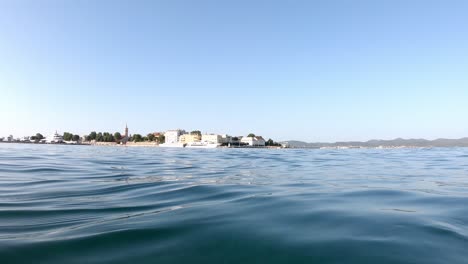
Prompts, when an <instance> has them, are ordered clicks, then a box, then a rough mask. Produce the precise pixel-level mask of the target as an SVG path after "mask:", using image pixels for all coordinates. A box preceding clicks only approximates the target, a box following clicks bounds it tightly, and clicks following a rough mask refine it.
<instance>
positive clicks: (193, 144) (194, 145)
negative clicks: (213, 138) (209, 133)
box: [186, 142, 221, 148]
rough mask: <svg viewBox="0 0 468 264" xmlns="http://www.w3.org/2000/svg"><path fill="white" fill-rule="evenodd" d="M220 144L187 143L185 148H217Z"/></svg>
mask: <svg viewBox="0 0 468 264" xmlns="http://www.w3.org/2000/svg"><path fill="white" fill-rule="evenodd" d="M220 145H221V144H216V143H208V142H192V143H188V144H187V146H186V148H217V147H219V146H220Z"/></svg>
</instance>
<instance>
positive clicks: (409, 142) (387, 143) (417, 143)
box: [0, 137, 468, 149]
mask: <svg viewBox="0 0 468 264" xmlns="http://www.w3.org/2000/svg"><path fill="white" fill-rule="evenodd" d="M0 143H5V144H35V145H75V146H76V145H79V146H104V147H105V146H107V147H109V146H121V147H160V144H158V143H157V142H147V141H145V142H127V143H126V144H125V145H122V144H118V143H116V142H61V143H40V142H19V141H12V142H9V141H0ZM280 143H281V144H283V147H278V146H261V147H260V146H256V147H253V146H229V147H228V146H222V147H221V148H265V149H277V148H285V147H284V146H287V147H286V148H294V149H401V148H436V147H442V148H454V147H468V137H465V138H460V139H443V138H441V139H435V140H427V139H403V138H397V139H393V140H369V141H346V142H334V143H321V142H314V143H308V142H304V141H297V140H289V141H284V142H280Z"/></svg>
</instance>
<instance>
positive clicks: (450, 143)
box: [285, 137, 468, 148]
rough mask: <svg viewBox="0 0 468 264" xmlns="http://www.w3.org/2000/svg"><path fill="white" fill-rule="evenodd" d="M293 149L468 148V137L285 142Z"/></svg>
mask: <svg viewBox="0 0 468 264" xmlns="http://www.w3.org/2000/svg"><path fill="white" fill-rule="evenodd" d="M285 142H287V143H288V144H289V146H291V147H293V148H321V147H367V148H376V147H380V146H382V147H404V146H406V147H468V137H465V138H460V139H445V138H439V139H435V140H427V139H403V138H396V139H392V140H377V139H374V140H369V141H365V142H361V141H346V142H335V143H320V142H317V143H307V142H303V141H297V140H290V141H285Z"/></svg>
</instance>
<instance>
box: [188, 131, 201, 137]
mask: <svg viewBox="0 0 468 264" xmlns="http://www.w3.org/2000/svg"><path fill="white" fill-rule="evenodd" d="M190 134H191V135H199V136H201V131H200V130H194V131H192V132H190Z"/></svg>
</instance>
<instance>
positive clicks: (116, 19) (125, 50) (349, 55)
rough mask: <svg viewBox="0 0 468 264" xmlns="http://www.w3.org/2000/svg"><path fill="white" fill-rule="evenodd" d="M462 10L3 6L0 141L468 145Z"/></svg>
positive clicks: (447, 4) (467, 60)
mask: <svg viewBox="0 0 468 264" xmlns="http://www.w3.org/2000/svg"><path fill="white" fill-rule="evenodd" d="M467 14H468V1H466V0H460V1H450V0H447V1H440V0H439V1H431V0H411V1H408V0H387V1H385V0H382V1H375V0H353V1H351V0H341V1H339V0H323V1H312V0H304V1H294V0H292V1H271V0H270V1H259V0H258V1H254V0H236V1H234V0H232V1H219V0H198V1H192V0H185V1H182V0H166V1H157V0H154V1H117V0H112V1H110V0H109V1H105V0H100V1H94V0H79V1H78V0H77V1H72V0H56V1H47V0H43V1H36V0H31V1H23V0H15V1H8V0H0V137H1V136H7V135H9V134H13V135H15V136H23V135H30V134H33V133H36V132H41V133H43V134H46V135H47V134H50V133H52V132H54V131H55V129H57V130H58V131H59V132H64V131H68V132H72V133H78V134H85V133H88V132H89V131H91V130H96V131H109V132H115V131H121V132H123V127H124V126H125V122H128V125H129V128H130V132H131V133H141V134H146V133H149V132H153V131H164V130H168V129H174V128H184V129H186V130H194V129H199V130H202V132H216V133H228V134H233V135H246V134H247V133H250V132H253V133H256V134H258V135H263V136H264V137H267V138H269V137H271V138H273V139H276V140H289V139H298V140H305V141H340V140H367V139H374V138H382V139H390V138H396V137H404V138H429V139H433V138H438V137H446V138H460V137H465V136H468V15H467Z"/></svg>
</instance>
